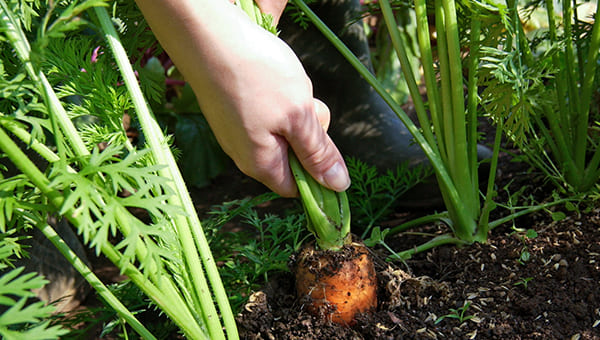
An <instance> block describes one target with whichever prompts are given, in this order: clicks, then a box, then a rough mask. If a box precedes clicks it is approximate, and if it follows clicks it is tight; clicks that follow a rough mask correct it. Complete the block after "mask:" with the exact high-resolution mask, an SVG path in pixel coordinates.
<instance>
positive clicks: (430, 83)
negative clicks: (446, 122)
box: [415, 0, 448, 163]
mask: <svg viewBox="0 0 600 340" xmlns="http://www.w3.org/2000/svg"><path fill="white" fill-rule="evenodd" d="M415 16H416V20H417V37H418V43H419V51H420V52H421V65H422V66H423V74H424V78H425V87H426V88H427V99H428V102H429V113H430V115H431V121H432V123H433V129H434V131H435V134H436V137H437V140H439V141H445V140H446V139H445V138H446V136H445V134H444V129H443V128H442V126H443V122H442V102H441V97H440V94H439V92H440V91H439V88H438V84H437V80H436V73H435V70H434V69H433V65H434V63H433V54H432V50H431V38H430V37H431V35H430V32H429V22H428V19H427V2H426V1H425V0H415ZM421 125H423V123H421ZM436 144H437V146H438V148H439V150H440V152H439V153H440V155H441V157H442V160H443V162H444V163H447V162H448V158H447V154H448V153H447V150H446V143H436Z"/></svg>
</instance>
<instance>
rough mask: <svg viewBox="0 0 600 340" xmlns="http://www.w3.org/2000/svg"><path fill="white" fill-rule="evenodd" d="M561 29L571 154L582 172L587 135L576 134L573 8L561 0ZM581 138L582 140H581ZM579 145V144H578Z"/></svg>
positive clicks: (576, 82)
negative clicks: (562, 33)
mask: <svg viewBox="0 0 600 340" xmlns="http://www.w3.org/2000/svg"><path fill="white" fill-rule="evenodd" d="M562 4H563V27H564V35H565V37H564V42H565V65H564V69H565V75H566V79H567V89H568V107H569V112H568V116H567V117H568V121H569V122H570V123H571V128H572V130H571V133H572V134H573V139H572V144H570V145H569V146H570V147H571V150H570V151H571V153H572V154H573V155H574V156H573V159H574V160H575V167H576V168H577V169H581V171H580V172H583V169H584V167H585V151H586V150H585V149H586V143H587V134H585V135H584V136H580V135H578V134H577V132H578V131H581V130H580V128H579V126H581V124H583V123H582V122H581V121H580V120H579V119H580V114H581V111H580V104H581V103H580V102H579V86H578V81H577V71H576V68H577V61H576V60H575V53H574V51H573V28H572V27H573V25H572V23H571V20H572V19H573V7H572V6H571V0H563V1H562ZM584 129H587V121H586V122H585V127H584ZM582 137H583V139H581V138H582ZM580 143H581V144H580Z"/></svg>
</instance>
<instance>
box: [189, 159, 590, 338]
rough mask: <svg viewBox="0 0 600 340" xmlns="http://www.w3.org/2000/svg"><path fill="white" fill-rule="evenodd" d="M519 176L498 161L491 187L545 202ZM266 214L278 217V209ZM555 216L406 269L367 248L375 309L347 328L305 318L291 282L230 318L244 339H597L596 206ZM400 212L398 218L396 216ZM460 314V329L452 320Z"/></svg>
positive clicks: (251, 188)
mask: <svg viewBox="0 0 600 340" xmlns="http://www.w3.org/2000/svg"><path fill="white" fill-rule="evenodd" d="M504 159H508V157H505V158H504ZM527 170H528V168H527V167H526V166H524V165H522V164H521V165H518V164H515V163H511V162H508V161H506V162H504V163H503V164H502V168H501V172H500V179H499V182H498V184H499V187H504V186H505V185H507V184H508V183H509V182H510V181H512V182H510V183H511V184H510V185H508V188H509V189H510V190H509V191H510V192H513V193H514V192H516V191H517V190H518V189H520V188H521V187H523V186H526V190H525V191H524V192H523V193H522V194H521V195H520V197H521V198H525V197H530V196H531V197H534V198H535V199H536V200H538V201H543V200H545V199H547V196H544V195H549V193H550V189H551V187H550V186H548V185H545V184H544V183H543V181H542V178H541V177H539V176H537V175H536V174H535V173H532V172H529V171H527ZM239 181H243V182H239ZM217 188H218V190H217ZM233 188H237V191H236V190H235V189H233ZM240 190H241V191H240ZM260 190H264V189H263V188H262V187H261V186H260V185H258V184H256V183H253V182H252V181H251V180H248V179H246V178H244V177H243V176H240V175H239V174H233V175H231V176H224V177H221V178H219V179H217V181H216V183H215V185H214V186H211V187H210V188H207V189H206V190H202V192H198V193H197V194H199V195H196V196H197V197H202V199H201V200H200V206H202V205H203V204H208V202H211V201H212V202H222V201H223V196H219V192H222V193H225V192H226V193H228V195H232V192H237V194H233V196H234V197H229V198H230V199H233V198H241V197H244V195H247V194H253V193H256V192H260ZM500 195H507V192H505V191H502V192H500ZM500 200H501V199H500ZM284 201H285V200H284ZM203 202H204V203H203ZM521 203H523V202H521ZM279 204H281V203H279ZM284 204H285V203H284ZM270 209H275V210H277V205H276V204H275V206H274V207H273V206H271V207H270ZM558 209H562V211H564V212H565V213H566V215H567V216H566V218H564V219H562V220H560V221H554V220H553V219H552V218H551V214H550V213H548V212H540V213H535V214H532V215H528V216H525V217H522V218H519V219H518V220H517V221H515V222H514V227H515V228H519V230H527V229H532V230H535V231H536V232H537V236H535V237H525V232H516V231H515V229H513V224H512V223H507V224H505V225H502V226H499V227H497V228H496V229H494V230H493V231H492V232H491V234H490V237H489V241H488V242H487V243H486V244H474V245H472V246H468V247H463V248H456V247H451V246H444V247H439V248H436V249H433V250H431V251H428V252H426V253H422V254H418V255H417V256H414V257H413V258H412V259H410V260H407V261H406V262H405V263H401V262H386V257H387V256H388V255H389V252H387V251H386V250H383V249H380V248H375V249H373V253H374V254H375V257H376V262H377V271H378V279H379V306H378V309H377V311H376V312H375V313H373V314H371V315H363V316H361V317H359V319H358V322H357V324H356V325H354V326H353V327H350V328H348V327H343V326H338V325H335V324H331V323H328V322H326V321H321V320H318V319H317V318H315V317H313V316H312V315H310V314H309V313H308V312H307V311H306V310H304V309H303V306H302V304H301V302H300V301H299V300H298V299H297V298H296V296H295V289H294V280H293V277H292V274H289V273H282V274H279V275H276V276H274V277H273V276H272V280H271V282H269V284H267V285H266V286H265V287H264V289H263V290H261V291H258V292H256V293H254V295H252V296H251V297H250V300H249V303H248V304H247V305H246V306H245V308H244V310H243V311H242V312H241V313H240V315H239V316H238V326H239V329H240V332H241V335H242V338H244V339H600V208H597V207H592V208H590V207H583V206H582V207H581V211H579V212H568V211H567V210H566V209H564V207H560V208H558ZM497 210H498V211H497V212H495V213H496V214H499V213H500V209H497ZM419 213H422V212H419ZM406 214H407V211H405V210H401V211H398V212H397V215H398V217H402V218H406ZM408 214H409V215H410V214H412V213H411V212H408ZM498 216H500V215H498ZM498 216H495V217H496V218H497V217H498ZM391 219H394V216H391ZM413 231H426V232H429V233H437V232H441V231H447V228H446V227H445V226H438V225H427V226H422V227H421V228H420V229H419V230H413ZM529 236H532V235H529ZM423 241H424V239H419V238H417V237H416V236H407V235H403V234H401V235H398V236H395V237H393V238H391V239H389V240H386V242H387V243H388V245H390V246H391V247H392V248H393V249H396V250H405V249H409V248H411V247H414V246H415V245H417V244H420V243H422V242H423ZM525 253H528V254H529V258H527V257H526V255H523V254H525ZM465 305H468V307H467V308H463V306H465ZM452 310H455V311H456V312H453V311H452ZM461 310H464V313H463V314H462V316H463V320H462V322H461V320H459V319H458V318H455V317H457V316H458V315H460V311H461ZM443 316H445V318H443V319H442V320H441V321H439V322H436V321H437V320H438V319H439V318H440V317H443Z"/></svg>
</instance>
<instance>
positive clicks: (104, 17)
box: [94, 7, 239, 339]
mask: <svg viewBox="0 0 600 340" xmlns="http://www.w3.org/2000/svg"><path fill="white" fill-rule="evenodd" d="M94 9H95V12H96V15H97V17H98V19H99V21H100V24H101V26H102V29H103V31H104V34H105V38H106V40H107V41H108V43H109V45H110V47H111V50H112V51H113V55H114V57H115V60H116V62H117V65H118V66H119V69H120V71H121V73H122V75H123V78H124V81H125V85H126V86H127V89H128V90H129V93H130V94H131V98H132V102H133V104H134V107H135V110H136V113H137V115H138V118H139V121H140V124H141V126H142V130H143V132H144V136H145V137H146V139H147V142H148V145H149V146H150V148H151V149H152V152H153V153H152V155H153V157H154V160H155V161H156V163H157V164H164V165H167V167H166V169H164V170H162V171H161V175H162V176H164V177H166V178H170V179H172V180H173V184H174V186H175V187H174V191H175V192H176V195H173V196H172V198H170V199H169V204H173V205H177V206H182V207H183V209H184V210H185V211H187V212H189V213H188V215H187V217H182V216H178V217H176V219H175V223H174V225H175V227H176V228H177V233H178V235H179V240H180V242H181V245H182V248H183V253H184V257H185V263H186V264H187V265H188V270H189V274H190V275H191V277H192V282H193V283H194V287H193V288H195V293H194V295H195V296H196V298H197V299H198V300H199V302H200V307H201V309H202V316H203V318H204V321H205V323H206V325H207V328H208V331H209V334H210V337H211V339H223V338H225V335H224V333H223V329H222V328H221V323H220V321H219V316H218V314H217V311H216V308H215V305H214V303H213V300H212V295H211V293H210V289H209V287H208V284H207V282H206V279H205V276H204V271H206V276H208V279H209V281H210V283H211V286H212V288H213V290H212V292H213V293H214V295H215V300H216V301H217V304H218V306H219V309H220V311H221V316H222V317H223V323H224V325H225V330H226V332H227V335H228V337H229V338H230V339H238V338H239V335H238V332H237V326H236V323H235V318H234V316H233V312H232V311H231V306H230V304H229V300H228V297H227V294H226V292H225V289H224V287H223V283H222V281H221V278H220V276H219V271H218V268H217V267H216V264H215V261H214V258H213V256H212V253H211V251H210V247H209V246H208V242H207V240H206V237H205V236H204V232H203V231H202V226H201V224H200V221H199V219H198V215H197V213H196V212H195V208H194V205H193V203H192V200H191V197H190V195H189V192H188V190H187V187H186V185H185V182H184V181H183V177H182V176H181V172H180V171H179V168H178V167H177V163H176V162H175V159H174V157H173V154H172V153H171V151H170V150H169V147H168V145H167V142H166V139H165V138H164V135H163V134H162V131H161V129H160V127H159V126H158V123H157V122H156V120H155V119H154V117H153V116H152V114H151V112H150V109H149V108H148V106H147V104H146V102H145V100H144V97H143V94H142V91H141V89H140V87H139V84H138V83H137V79H136V77H135V74H134V72H133V68H132V67H131V64H130V62H129V59H128V58H127V54H126V53H125V50H124V48H123V46H122V44H121V43H120V41H119V38H118V34H117V32H116V31H115V29H114V27H113V25H112V21H111V20H110V17H109V16H108V13H107V12H106V9H105V8H102V7H96V8H94ZM198 252H199V253H200V257H201V259H202V263H203V264H204V270H203V268H202V265H201V264H200V261H199V259H198ZM189 288H192V287H189Z"/></svg>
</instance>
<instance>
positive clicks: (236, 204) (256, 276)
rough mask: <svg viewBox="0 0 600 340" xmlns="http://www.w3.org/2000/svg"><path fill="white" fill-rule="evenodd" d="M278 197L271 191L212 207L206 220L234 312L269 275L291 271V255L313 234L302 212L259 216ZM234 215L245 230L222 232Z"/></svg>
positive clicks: (207, 230)
mask: <svg viewBox="0 0 600 340" xmlns="http://www.w3.org/2000/svg"><path fill="white" fill-rule="evenodd" d="M276 197H277V195H275V194H273V193H268V194H264V195H261V196H258V197H255V198H253V199H244V200H236V201H231V202H226V203H224V204H222V205H220V206H216V207H213V208H211V210H210V212H209V217H208V218H207V219H205V220H203V221H202V224H203V226H204V228H205V231H206V232H207V233H208V239H209V243H210V247H211V249H212V250H213V254H214V256H215V260H216V261H217V262H220V263H223V265H222V266H221V267H220V273H221V277H222V278H223V283H224V285H225V288H226V290H227V292H228V294H229V300H230V301H231V304H232V307H233V309H234V312H237V311H239V310H240V308H241V307H242V304H243V303H245V302H246V300H247V298H248V296H250V295H251V293H252V292H253V291H255V290H256V289H258V288H260V286H261V285H263V284H265V283H267V282H269V275H271V274H273V273H277V272H282V271H289V268H288V262H289V259H290V256H291V255H292V254H293V253H294V252H296V251H298V250H299V249H300V247H301V244H302V243H303V242H304V241H305V240H306V239H307V237H308V236H309V234H308V233H307V231H306V227H305V223H306V217H305V215H304V214H302V213H300V212H298V211H292V212H289V213H288V214H286V216H285V217H279V216H277V215H273V214H265V215H264V216H259V213H258V212H257V210H256V209H255V206H256V205H257V204H260V203H261V202H265V201H267V200H272V199H274V198H276ZM234 218H236V220H235V223H236V224H238V225H239V226H240V227H241V228H242V230H240V231H235V232H224V231H222V230H221V229H222V226H223V225H224V224H225V223H226V222H228V221H231V220H233V219H234Z"/></svg>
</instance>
